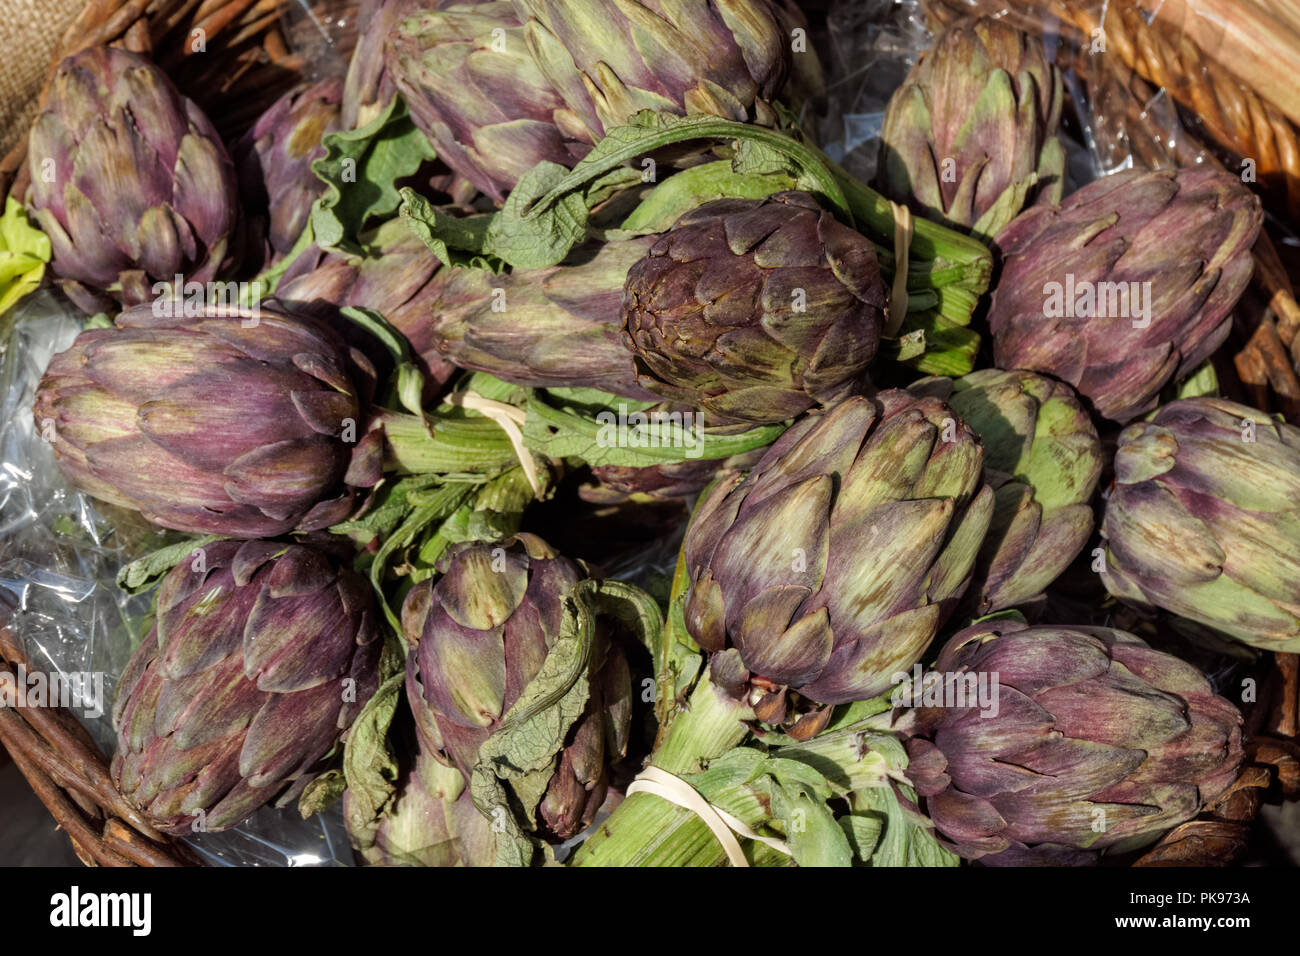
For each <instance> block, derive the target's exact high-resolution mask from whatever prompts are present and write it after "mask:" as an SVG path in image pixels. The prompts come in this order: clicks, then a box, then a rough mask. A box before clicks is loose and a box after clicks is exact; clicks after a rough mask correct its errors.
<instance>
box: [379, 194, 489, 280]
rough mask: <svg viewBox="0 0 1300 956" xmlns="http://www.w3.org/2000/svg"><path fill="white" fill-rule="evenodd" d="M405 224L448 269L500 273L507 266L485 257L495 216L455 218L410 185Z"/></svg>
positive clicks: (403, 207) (404, 203)
mask: <svg viewBox="0 0 1300 956" xmlns="http://www.w3.org/2000/svg"><path fill="white" fill-rule="evenodd" d="M400 194H401V197H402V205H401V208H400V209H399V210H398V211H399V213H400V215H401V217H402V222H404V223H405V224H406V227H407V228H408V229H410V230H411V232H413V233H415V235H416V236H418V237H419V239H420V241H421V242H423V243H424V244H425V245H426V246H428V247H429V250H430V251H431V252H432V253H433V254H434V255H435V256H437V257H438V261H439V262H441V263H442V264H443V265H444V266H448V267H450V266H468V267H472V268H486V269H490V270H491V271H493V272H500V271H501V270H502V268H504V266H505V263H503V262H502V261H501V260H500V259H498V258H496V257H494V256H486V255H484V254H483V247H484V245H485V244H486V242H487V230H488V225H489V223H490V222H491V221H492V217H491V216H488V215H482V216H452V215H449V214H448V213H445V212H443V211H441V210H439V209H438V207H437V206H435V205H434V204H433V203H431V202H429V200H427V199H425V198H424V197H423V196H421V195H420V194H419V193H417V192H416V191H415V190H413V189H411V188H410V187H409V186H404V187H402V189H401V190H400Z"/></svg>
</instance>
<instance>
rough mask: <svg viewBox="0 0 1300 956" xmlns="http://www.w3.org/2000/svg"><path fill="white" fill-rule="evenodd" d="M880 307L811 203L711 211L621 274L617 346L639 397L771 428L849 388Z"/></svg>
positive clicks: (857, 246)
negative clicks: (628, 354)
mask: <svg viewBox="0 0 1300 956" xmlns="http://www.w3.org/2000/svg"><path fill="white" fill-rule="evenodd" d="M885 304H886V294H885V286H884V283H883V281H882V280H881V277H880V267H879V264H878V263H877V261H876V253H875V248H874V247H873V246H872V244H871V243H870V241H868V240H867V239H866V238H865V237H864V236H861V235H859V234H858V233H857V232H855V231H853V230H852V229H850V228H848V227H847V226H844V225H842V224H840V223H839V222H837V221H836V219H835V217H834V216H832V215H831V214H830V213H828V212H826V211H825V210H823V209H822V208H821V207H820V206H818V205H817V202H816V200H814V199H813V198H812V197H811V196H809V195H808V194H806V193H800V192H787V193H779V194H777V195H774V196H771V197H769V198H767V199H763V200H754V199H720V200H716V201H714V202H710V203H705V204H704V205H703V206H700V207H699V208H698V209H695V210H693V211H691V212H689V213H687V214H686V215H684V216H682V217H681V218H680V219H679V220H678V221H677V223H676V224H675V225H674V226H673V227H672V229H670V230H669V231H668V232H667V233H665V234H663V235H662V236H661V237H659V238H658V240H657V241H656V242H655V243H654V245H652V246H651V247H650V249H649V250H648V252H647V253H646V256H645V258H643V259H642V260H641V261H639V262H637V263H636V264H635V265H633V266H632V268H631V269H630V270H629V271H628V274H627V282H626V285H625V287H624V294H623V321H624V336H625V341H626V342H627V345H628V347H629V348H630V349H631V350H632V351H633V352H634V353H635V355H636V357H637V369H638V380H639V381H640V383H641V384H642V385H643V386H644V387H645V388H647V389H649V390H650V391H652V392H655V393H657V394H659V395H662V396H663V397H665V398H670V399H673V400H675V401H680V402H684V403H687V404H691V405H695V406H697V407H700V408H703V409H705V410H707V411H709V412H712V413H714V414H715V415H717V416H719V417H720V418H722V419H726V420H732V421H746V422H757V423H769V422H779V421H783V420H785V419H787V418H793V417H795V416H796V415H798V414H800V413H801V412H804V411H806V410H808V409H809V408H814V407H816V406H818V405H833V404H834V403H835V402H837V401H839V400H840V399H842V398H844V397H846V396H848V395H851V394H854V393H855V392H857V391H858V390H860V388H861V386H862V379H863V373H864V372H865V371H866V368H867V365H868V363H869V362H870V361H871V359H872V358H873V357H874V356H875V354H876V347H877V345H878V344H879V342H880V333H881V328H882V326H883V323H884V309H885Z"/></svg>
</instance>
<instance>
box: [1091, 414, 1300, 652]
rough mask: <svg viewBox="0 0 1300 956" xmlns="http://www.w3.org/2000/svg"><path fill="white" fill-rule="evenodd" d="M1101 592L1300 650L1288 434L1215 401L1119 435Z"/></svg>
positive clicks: (1298, 451)
mask: <svg viewBox="0 0 1300 956" xmlns="http://www.w3.org/2000/svg"><path fill="white" fill-rule="evenodd" d="M1119 442H1120V444H1119V448H1118V449H1117V450H1116V453H1115V485H1114V487H1113V488H1112V489H1111V492H1110V495H1109V496H1108V498H1107V500H1106V514H1105V519H1104V522H1103V524H1102V537H1103V538H1104V539H1105V543H1106V570H1105V572H1104V573H1103V575H1102V580H1103V582H1104V583H1105V585H1106V587H1107V589H1108V590H1109V591H1110V592H1111V593H1112V594H1114V595H1115V596H1116V597H1119V598H1120V599H1121V600H1124V601H1126V602H1128V603H1130V604H1134V605H1136V606H1138V607H1142V608H1153V607H1154V608H1160V609H1163V610H1165V611H1168V612H1170V613H1172V614H1175V615H1177V616H1178V617H1180V618H1187V619H1189V620H1191V621H1195V622H1197V623H1199V624H1202V625H1205V626H1206V627H1209V628H1212V629H1214V630H1216V631H1219V632H1221V633H1224V634H1227V635H1230V636H1232V637H1235V638H1237V639H1238V640H1241V641H1244V642H1245V643H1247V644H1251V645H1254V646H1255V647H1260V648H1264V649H1266V650H1272V651H1276V652H1280V653H1295V652H1297V651H1300V477H1298V476H1300V429H1297V428H1296V427H1295V426H1293V425H1288V424H1286V423H1284V422H1281V421H1274V420H1273V419H1271V418H1270V417H1269V416H1267V415H1264V414H1263V413H1262V412H1259V411H1256V410H1255V409H1252V408H1249V407H1247V406H1245V405H1239V404H1237V403H1235V402H1230V401H1226V400H1224V399H1218V398H1190V399H1183V400H1181V401H1175V402H1170V403H1169V404H1168V405H1165V406H1162V407H1161V408H1160V409H1159V411H1157V412H1156V413H1155V415H1154V416H1153V417H1152V418H1150V419H1149V420H1148V421H1144V422H1141V423H1139V424H1135V425H1130V426H1129V427H1128V428H1126V429H1124V431H1123V432H1121V433H1120V438H1119Z"/></svg>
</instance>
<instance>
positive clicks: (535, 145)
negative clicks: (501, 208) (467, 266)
mask: <svg viewBox="0 0 1300 956" xmlns="http://www.w3.org/2000/svg"><path fill="white" fill-rule="evenodd" d="M404 12H406V11H404ZM384 62H385V66H386V68H387V70H388V73H389V75H390V76H391V77H392V79H393V82H394V83H395V84H396V87H397V89H398V90H399V91H400V92H401V94H402V98H403V100H405V102H406V105H407V107H408V108H409V109H410V111H411V118H412V119H413V120H414V121H415V124H416V125H417V126H418V127H419V128H420V129H421V130H423V131H424V134H425V135H426V136H428V137H429V141H430V142H432V143H433V145H434V148H435V149H437V151H438V158H439V159H440V160H442V161H443V162H444V163H446V164H447V165H448V166H450V167H451V168H452V169H453V170H455V171H456V172H458V173H460V174H461V175H462V176H465V177H466V178H467V179H469V180H470V181H471V182H472V183H473V184H474V185H475V186H477V187H478V188H479V189H480V190H482V192H484V193H485V194H486V195H488V196H490V197H491V198H492V199H494V200H496V201H497V202H500V201H502V200H503V199H504V198H505V194H506V193H508V192H509V191H510V190H511V189H512V188H513V187H514V185H515V183H516V182H517V181H518V180H519V177H521V176H522V175H523V174H524V173H526V172H528V170H530V169H532V168H533V167H534V166H536V165H537V164H538V163H539V162H542V161H543V160H546V161H549V162H553V163H560V164H562V165H565V166H572V165H573V164H574V163H575V162H577V160H578V159H580V158H581V157H582V156H584V155H585V154H586V152H587V150H588V149H590V141H586V142H582V141H580V140H579V139H578V138H577V137H578V135H579V132H580V131H578V130H574V129H567V128H565V127H564V126H563V125H557V119H559V117H560V114H561V113H562V112H563V109H564V102H563V100H561V99H560V96H559V94H557V93H556V91H555V90H554V89H552V88H551V84H550V83H549V82H548V81H547V79H546V77H545V76H544V75H543V74H542V72H541V70H539V69H538V67H537V64H535V63H534V62H533V58H532V56H531V55H530V53H529V51H528V45H527V43H526V42H525V40H524V31H523V27H522V24H521V22H520V20H519V18H518V17H517V16H516V14H515V11H514V9H513V8H512V7H511V5H510V3H508V2H506V0H490V2H485V3H484V2H466V0H458V2H453V3H447V4H445V5H442V6H440V7H439V8H438V9H432V10H421V11H418V12H416V13H414V14H413V15H412V16H409V17H405V18H402V19H400V20H399V22H398V23H397V24H396V26H395V27H394V28H393V30H392V32H390V33H389V35H388V42H387V44H386V45H385V47H384Z"/></svg>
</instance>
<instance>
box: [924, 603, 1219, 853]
mask: <svg viewBox="0 0 1300 956" xmlns="http://www.w3.org/2000/svg"><path fill="white" fill-rule="evenodd" d="M934 670H935V672H936V674H937V675H938V677H940V678H942V679H943V680H942V682H940V681H938V680H936V681H935V683H934V685H933V686H932V687H931V689H930V690H929V691H927V692H926V693H929V694H931V695H932V696H933V697H934V698H935V700H939V694H940V693H941V692H942V693H943V694H945V695H946V696H945V697H944V698H943V699H942V700H941V701H940V702H939V703H932V702H929V701H927V700H926V698H924V697H923V698H922V701H921V703H922V705H923V706H921V707H919V708H918V709H916V710H913V711H910V712H908V713H907V714H906V715H905V716H904V717H903V719H902V723H901V724H900V727H901V728H902V729H904V730H907V731H908V732H910V733H912V734H914V736H913V737H912V738H911V739H910V740H909V741H908V747H907V749H908V754H909V758H910V765H909V767H908V770H907V773H908V776H909V777H910V778H911V779H912V781H913V783H914V784H915V786H916V791H917V793H918V794H919V795H920V796H922V797H924V798H925V810H926V812H927V813H928V814H929V816H930V819H931V820H933V821H934V825H935V828H936V829H937V830H938V831H939V833H940V834H941V835H942V836H944V837H945V838H946V839H947V840H948V841H950V842H951V844H952V845H953V847H954V849H956V851H957V852H958V853H960V854H961V855H962V856H963V857H966V858H967V859H972V860H980V861H981V862H983V863H988V864H997V865H1008V864H1010V865H1016V864H1026V863H1034V864H1073V865H1079V864H1087V863H1092V862H1095V861H1096V860H1097V858H1098V856H1099V854H1101V853H1106V852H1109V853H1120V852H1124V851H1127V850H1132V849H1136V848H1139V847H1142V846H1144V845H1146V844H1148V843H1152V842H1154V841H1155V840H1157V839H1158V838H1159V837H1160V836H1161V834H1163V833H1164V832H1166V831H1167V830H1170V829H1172V828H1173V827H1175V826H1177V825H1178V824H1179V823H1182V822H1183V821H1185V820H1190V819H1191V818H1192V817H1194V816H1196V814H1197V813H1199V812H1200V810H1201V808H1202V807H1204V806H1205V805H1206V804H1207V803H1209V802H1210V801H1212V800H1213V799H1214V798H1215V797H1216V796H1218V795H1219V794H1220V793H1221V792H1222V791H1223V790H1224V789H1225V788H1226V787H1227V786H1228V785H1229V784H1230V783H1231V782H1232V781H1233V780H1234V779H1235V778H1236V774H1237V766H1238V764H1239V763H1240V761H1241V756H1242V751H1241V715H1240V714H1239V713H1238V712H1237V709H1236V708H1235V707H1233V705H1232V704H1231V703H1229V702H1228V701H1226V700H1224V699H1223V698H1222V697H1219V696H1218V695H1216V694H1215V693H1214V691H1213V690H1212V689H1211V688H1210V685H1209V683H1208V682H1207V681H1206V680H1205V678H1204V677H1203V676H1202V675H1201V673H1200V672H1199V671H1197V670H1196V669H1195V668H1194V667H1192V666H1191V665H1190V664H1187V663H1185V662H1183V661H1180V660H1179V659H1178V658H1176V657H1173V656H1171V655H1169V654H1165V653H1162V652H1161V651H1157V650H1153V649H1152V648H1150V647H1148V646H1147V645H1146V644H1145V643H1144V642H1143V641H1141V640H1139V639H1138V638H1136V637H1134V636H1133V635H1132V634H1128V633H1126V632H1124V631H1117V630H1112V629H1110V628H1104V627H1030V626H1028V625H1025V624H1022V623H1019V622H1016V621H986V622H984V623H982V624H976V625H975V626H973V627H969V628H967V629H966V630H964V631H961V632H960V633H958V634H956V635H955V636H953V638H952V639H951V640H949V641H948V643H947V645H945V647H944V649H943V651H942V652H941V653H940V655H939V659H938V662H937V663H936V664H935V668H934ZM980 678H982V679H983V680H984V681H985V684H986V687H987V695H986V697H985V698H984V699H981V700H976V695H975V694H974V693H971V691H970V690H969V688H971V687H972V686H978V685H977V684H974V685H973V684H972V681H976V680H978V679H980ZM995 681H996V683H995ZM916 692H917V691H916V689H915V688H913V693H916ZM959 692H960V693H959Z"/></svg>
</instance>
